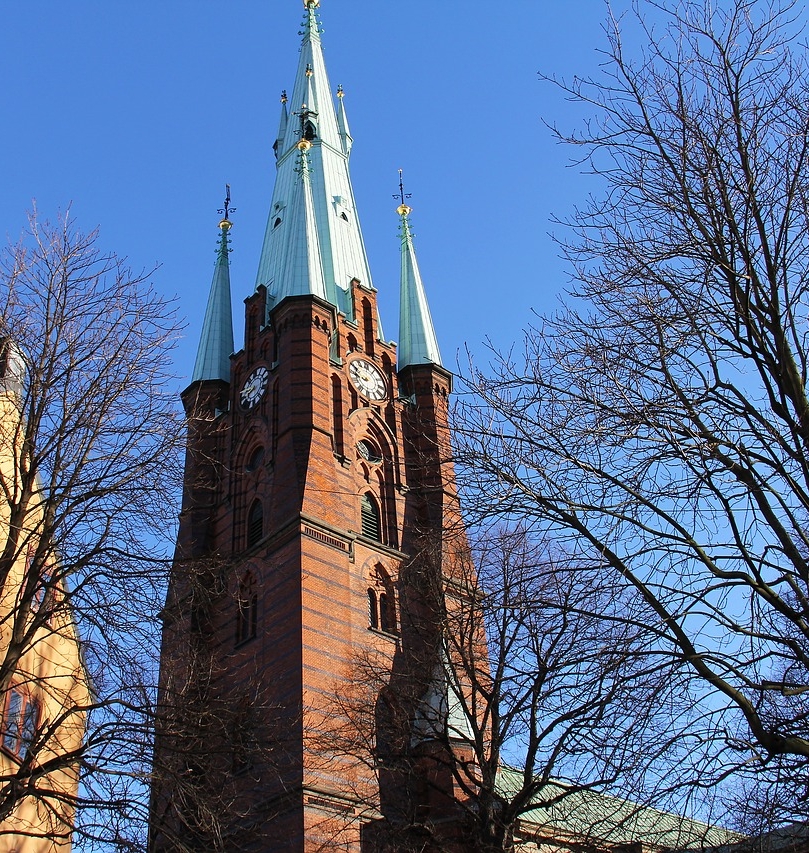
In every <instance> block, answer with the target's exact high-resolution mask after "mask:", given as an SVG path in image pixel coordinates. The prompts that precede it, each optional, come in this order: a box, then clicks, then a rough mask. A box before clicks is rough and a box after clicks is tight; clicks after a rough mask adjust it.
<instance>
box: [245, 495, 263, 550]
mask: <svg viewBox="0 0 809 853" xmlns="http://www.w3.org/2000/svg"><path fill="white" fill-rule="evenodd" d="M263 536H264V507H263V506H262V505H261V501H260V500H254V501H253V504H252V506H251V507H250V513H249V515H248V516H247V547H248V548H252V547H253V545H257V544H258V543H259V542H261V539H262V537H263Z"/></svg>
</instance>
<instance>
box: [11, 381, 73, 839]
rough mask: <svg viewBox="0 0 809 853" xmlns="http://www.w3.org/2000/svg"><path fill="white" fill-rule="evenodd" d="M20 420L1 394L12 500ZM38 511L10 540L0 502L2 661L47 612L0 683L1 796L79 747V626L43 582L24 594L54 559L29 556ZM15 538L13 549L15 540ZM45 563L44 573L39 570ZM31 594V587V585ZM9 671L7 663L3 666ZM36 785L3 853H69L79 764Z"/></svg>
mask: <svg viewBox="0 0 809 853" xmlns="http://www.w3.org/2000/svg"><path fill="white" fill-rule="evenodd" d="M20 427H21V420H20V414H19V410H18V404H17V396H16V393H15V391H14V390H13V389H10V388H9V387H4V388H3V389H2V390H0V483H2V487H3V489H4V490H7V491H5V493H6V494H11V495H14V491H15V488H17V487H18V484H19V477H17V475H16V472H17V470H18V466H19V453H18V452H17V451H18V448H19V447H20ZM41 522H42V509H41V507H40V506H39V500H38V497H37V495H36V494H34V496H33V499H32V501H31V505H30V507H29V509H28V511H27V512H26V513H25V515H24V521H23V522H22V525H21V527H22V529H21V532H20V536H19V537H14V536H12V535H11V533H12V531H11V529H10V526H9V504H8V502H7V501H2V500H0V549H2V550H4V551H6V553H8V554H10V555H11V556H10V560H9V563H8V566H9V568H8V572H7V573H6V576H5V577H3V578H2V588H1V589H0V661H6V662H7V661H8V656H9V650H10V648H11V644H12V643H14V642H15V641H16V636H17V634H16V631H18V630H19V628H20V627H21V623H23V624H25V625H27V624H30V621H29V620H31V619H32V618H33V615H34V612H35V611H37V610H38V609H39V608H44V610H43V613H44V612H46V611H47V612H50V611H52V616H51V617H50V618H49V619H48V620H47V623H46V624H43V625H42V626H41V627H39V628H37V629H36V630H35V631H34V632H33V633H32V634H31V635H29V636H28V637H27V638H26V639H25V641H24V646H23V651H22V655H21V656H20V658H19V661H18V662H17V663H16V665H15V666H14V667H13V671H11V672H10V674H9V676H8V678H7V679H6V680H5V682H4V683H3V684H0V711H2V730H0V786H2V789H3V791H4V792H6V791H7V790H8V786H9V785H10V784H12V783H13V781H14V780H15V779H16V780H19V781H22V782H23V783H25V782H26V781H27V780H26V779H25V777H24V776H22V778H21V768H22V769H23V770H24V769H25V766H24V763H25V762H28V763H29V767H30V771H31V773H33V774H34V775H36V773H37V771H38V768H40V767H42V766H43V765H45V764H47V763H48V762H52V761H55V762H56V764H57V765H63V762H61V761H60V760H59V757H60V756H65V755H68V756H69V755H71V754H75V753H76V752H77V751H78V750H79V749H80V747H81V744H82V739H83V736H84V731H85V711H84V708H85V707H86V705H87V703H88V700H89V693H88V686H87V678H86V673H85V670H84V666H83V663H82V658H81V650H80V643H79V639H78V636H77V632H76V626H75V623H74V622H73V619H72V618H71V615H70V612H69V609H68V607H67V606H64V605H60V603H59V602H60V601H61V600H62V589H63V588H62V587H60V585H59V584H58V583H53V582H48V581H46V590H47V591H43V592H36V593H35V594H34V596H33V598H32V597H31V595H30V594H29V593H27V592H26V585H27V584H28V583H29V582H30V581H31V577H32V572H34V571H35V570H36V571H38V572H39V573H40V575H43V574H44V575H45V576H46V578H47V576H48V566H49V565H53V561H52V560H53V558H51V557H45V558H44V560H42V562H40V558H39V557H35V556H34V552H35V551H36V549H37V546H38V544H39V529H40V525H41ZM14 539H16V540H17V544H16V546H14V544H13V540H14ZM40 565H44V568H43V569H42V570H39V568H38V567H39V566H40ZM29 592H30V588H29ZM5 668H6V667H5V666H4V669H5ZM13 694H23V695H24V696H25V697H26V699H25V701H26V702H35V703H36V705H37V706H38V714H37V719H36V729H35V731H34V732H33V736H34V738H35V742H36V745H37V746H36V750H35V752H36V754H35V756H34V757H33V759H28V758H27V757H26V748H27V740H26V738H18V739H15V738H12V737H11V735H10V733H9V722H10V713H11V705H12V703H13V701H14V700H13V698H12V697H13ZM34 784H35V787H37V788H38V789H40V790H44V791H47V792H48V793H46V794H43V795H38V796H27V797H25V798H23V799H22V800H21V801H20V802H18V804H17V805H16V807H15V808H14V809H13V811H12V812H11V814H10V816H9V817H8V818H7V819H6V820H5V821H3V822H2V823H0V853H12V851H14V852H15V853H57V851H58V853H66V851H69V850H70V847H71V832H72V827H73V820H74V805H73V804H74V800H75V796H76V793H77V789H78V759H77V760H75V761H72V760H68V761H67V762H66V763H64V765H63V766H59V767H58V768H57V769H54V770H52V771H51V772H49V773H47V774H46V775H44V776H43V777H40V778H37V779H36V780H35V783H34Z"/></svg>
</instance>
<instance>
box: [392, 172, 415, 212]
mask: <svg viewBox="0 0 809 853" xmlns="http://www.w3.org/2000/svg"><path fill="white" fill-rule="evenodd" d="M412 196H413V193H406V192H405V191H404V177H403V176H402V170H401V169H399V192H398V193H394V194H393V197H394V198H398V199H399V201H401V204H400V205H399V207H398V208H397V209H396V212H397V213H398V214H399V215H400V216H407V215H408V214H409V213H410V211H411V208H410V206H409V205H408V204H407V199H409V198H411V197H412Z"/></svg>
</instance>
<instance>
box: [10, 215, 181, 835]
mask: <svg viewBox="0 0 809 853" xmlns="http://www.w3.org/2000/svg"><path fill="white" fill-rule="evenodd" d="M149 278H150V275H149V274H137V273H133V272H132V271H131V270H130V269H129V268H128V267H127V265H126V263H125V262H124V261H123V260H122V259H120V258H118V257H117V256H115V255H114V254H112V253H107V252H105V251H104V250H102V249H101V248H100V245H99V238H98V235H97V233H95V232H93V233H90V234H83V233H81V232H80V231H79V230H78V229H77V228H76V227H75V226H74V224H73V223H72V221H71V220H70V219H69V217H68V216H64V217H62V218H61V219H60V220H59V221H58V222H57V223H55V224H49V223H43V222H41V221H39V220H38V219H37V217H36V215H33V216H31V217H30V219H29V226H28V230H27V231H26V232H25V234H24V235H23V237H22V239H21V240H20V242H19V243H17V244H16V245H12V246H10V247H8V248H7V249H6V250H5V251H4V252H3V253H2V256H0V338H2V364H1V365H0V367H2V371H1V372H2V395H1V396H2V418H1V419H0V454H1V455H2V464H0V490H1V491H2V494H1V495H0V497H1V498H2V508H1V509H0V517H1V518H2V524H0V602H2V605H1V606H0V699H2V705H1V706H0V707H1V708H2V711H3V731H2V735H0V737H2V743H1V744H0V746H2V748H3V755H2V762H1V763H0V832H2V833H7V832H11V833H13V834H17V835H26V834H27V835H30V836H32V837H37V836H39V837H41V836H46V837H51V838H53V839H54V841H58V840H60V839H62V840H66V839H69V837H70V835H71V833H72V831H73V822H74V814H75V812H76V810H77V809H78V810H79V814H78V828H79V831H80V832H81V833H83V836H84V838H85V843H84V846H83V849H85V850H87V849H90V848H91V847H92V845H93V842H95V841H98V842H99V843H100V842H108V841H111V842H114V843H115V844H117V845H118V848H119V849H127V847H126V838H127V835H126V834H125V833H128V832H129V829H128V828H127V827H128V825H129V823H130V822H131V820H132V819H133V818H137V819H139V820H144V819H145V815H146V809H147V804H148V800H147V797H146V790H145V779H146V773H147V772H148V766H149V735H150V731H151V728H152V722H151V708H152V706H153V703H154V689H155V685H156V661H155V659H154V650H155V649H156V648H157V631H156V627H157V623H158V620H157V613H158V608H159V607H160V604H161V600H162V590H163V589H164V579H165V575H166V569H167V562H166V559H165V558H166V555H167V547H168V545H169V543H170V542H171V541H172V539H173V516H174V511H173V510H172V507H173V506H174V505H175V503H176V498H177V494H178V485H179V482H180V480H179V474H180V468H179V461H180V460H179V454H178V451H179V450H180V448H181V447H182V438H183V429H182V427H183V424H182V418H181V417H180V416H179V415H178V411H177V406H176V404H175V402H174V399H173V395H172V388H171V381H170V380H171V355H172V348H173V345H174V342H175V340H176V339H177V337H178V334H179V325H178V321H177V318H176V316H175V310H174V307H173V305H172V303H171V302H170V301H168V300H166V299H165V298H163V297H162V296H160V295H159V294H158V293H157V292H156V291H155V290H154V288H153V286H152V285H151V284H150V283H149ZM79 773H80V774H81V779H80V784H79V785H78V786H77V784H76V780H77V775H78V774H79Z"/></svg>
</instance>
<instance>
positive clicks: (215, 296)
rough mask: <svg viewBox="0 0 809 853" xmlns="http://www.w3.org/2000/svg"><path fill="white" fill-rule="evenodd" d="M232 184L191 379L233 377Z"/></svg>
mask: <svg viewBox="0 0 809 853" xmlns="http://www.w3.org/2000/svg"><path fill="white" fill-rule="evenodd" d="M230 212H231V207H230V187H228V188H227V197H226V199H225V207H224V208H223V209H222V210H221V211H220V213H222V214H223V218H222V220H221V222H220V223H219V244H218V246H217V250H216V265H215V266H214V273H213V280H212V281H211V290H210V294H209V296H208V306H207V308H206V309H205V320H204V322H203V324H202V334H201V335H200V340H199V348H198V349H197V360H196V362H195V363H194V373H193V375H192V378H191V381H192V382H197V381H200V380H209V379H218V380H221V381H223V382H229V381H230V356H231V354H232V353H233V316H232V308H231V302H230V259H229V254H230V247H229V242H230V241H229V236H228V235H229V232H230V229H231V227H232V223H231V221H230V219H229V218H228V216H229V215H230Z"/></svg>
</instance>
